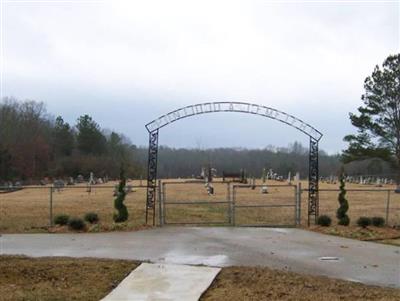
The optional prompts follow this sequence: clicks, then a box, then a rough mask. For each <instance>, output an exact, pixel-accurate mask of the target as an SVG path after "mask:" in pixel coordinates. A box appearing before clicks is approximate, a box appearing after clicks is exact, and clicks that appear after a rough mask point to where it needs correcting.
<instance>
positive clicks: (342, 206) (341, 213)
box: [336, 167, 350, 226]
mask: <svg viewBox="0 0 400 301" xmlns="http://www.w3.org/2000/svg"><path fill="white" fill-rule="evenodd" d="M344 179H345V176H344V169H343V167H342V170H341V173H340V193H339V196H338V201H339V208H338V209H337V211H336V217H337V219H338V224H339V225H342V226H348V225H349V224H350V218H349V216H348V215H347V210H349V202H348V201H347V199H346V193H347V191H346V183H345V180H344Z"/></svg>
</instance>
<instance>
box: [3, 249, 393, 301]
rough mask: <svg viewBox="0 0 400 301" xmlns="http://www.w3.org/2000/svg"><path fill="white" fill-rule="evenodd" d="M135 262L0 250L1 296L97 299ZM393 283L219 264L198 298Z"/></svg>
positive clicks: (309, 295) (351, 294) (350, 292)
mask: <svg viewBox="0 0 400 301" xmlns="http://www.w3.org/2000/svg"><path fill="white" fill-rule="evenodd" d="M138 265H139V263H138V262H134V261H127V260H109V259H88V258H80V259H77V258H74V259H72V258H65V257H62V258H61V257H52V258H49V257H45V258H29V257H22V256H0V292H1V294H0V300H1V301H8V300H16V301H19V300H21V301H22V300H43V301H50V300H51V301H55V300H60V301H61V300H77V301H79V300H82V301H90V300H99V299H100V298H102V297H104V296H105V295H107V294H108V293H109V292H110V291H111V290H112V289H113V288H115V287H116V286H117V285H118V284H119V283H120V282H121V281H122V279H123V278H125V277H126V276H127V275H128V274H129V273H130V272H131V271H132V270H133V269H135V268H136V267H137V266H138ZM399 294H400V291H399V290H398V289H390V288H382V287H374V286H367V285H363V284H357V283H353V282H348V281H342V280H336V279H330V278H327V277H318V276H306V275H301V274H297V273H293V272H287V271H277V270H272V269H269V268H261V267H229V268H223V269H222V271H221V272H220V273H219V275H218V276H217V277H216V279H215V280H214V282H213V283H212V285H211V287H210V288H209V289H208V290H207V291H206V292H205V294H204V295H203V296H202V298H201V300H203V301H205V300H329V301H331V300H398V296H399Z"/></svg>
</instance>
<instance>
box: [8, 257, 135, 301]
mask: <svg viewBox="0 0 400 301" xmlns="http://www.w3.org/2000/svg"><path fill="white" fill-rule="evenodd" d="M139 264H140V263H138V262H134V261H125V260H108V259H89V258H79V259H76V258H74V259H73V258H64V257H63V258H60V257H52V258H48V257H46V258H29V257H24V256H0V292H1V294H0V300H1V301H6V300H7V301H8V300H45V301H46V300H48V301H50V300H52V301H55V300H85V301H90V300H96V301H97V300H99V299H101V298H103V297H104V296H105V295H107V293H109V292H110V291H111V290H112V289H113V288H115V287H116V286H117V285H118V284H119V283H120V282H121V281H122V279H124V278H125V277H126V276H127V275H128V274H129V273H130V272H131V271H132V270H133V269H135V268H136V267H137V266H138V265H139Z"/></svg>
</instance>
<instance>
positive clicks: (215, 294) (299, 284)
mask: <svg viewBox="0 0 400 301" xmlns="http://www.w3.org/2000/svg"><path fill="white" fill-rule="evenodd" d="M399 295H400V290H396V289H389V288H382V287H374V286H366V285H363V284H358V283H353V282H348V281H342V280H336V279H330V278H327V277H316V276H306V275H300V274H296V273H292V272H284V271H277V270H271V269H269V268H261V267H229V268H224V269H222V271H221V272H220V274H219V275H218V276H217V278H216V279H215V280H214V282H213V283H212V285H211V287H210V288H209V289H208V290H207V291H206V292H205V294H204V295H203V296H202V298H201V300H202V301H206V300H207V301H211V300H329V301H332V300H399Z"/></svg>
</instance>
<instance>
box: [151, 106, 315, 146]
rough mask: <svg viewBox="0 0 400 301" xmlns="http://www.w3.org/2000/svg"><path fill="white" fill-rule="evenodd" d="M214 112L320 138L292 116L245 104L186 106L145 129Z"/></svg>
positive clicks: (153, 122) (264, 107) (309, 127)
mask: <svg viewBox="0 0 400 301" xmlns="http://www.w3.org/2000/svg"><path fill="white" fill-rule="evenodd" d="M215 112H239V113H248V114H254V115H260V116H263V117H267V118H270V119H274V120H278V121H280V122H282V123H285V124H287V125H289V126H291V127H293V128H295V129H297V130H299V131H300V132H303V133H304V134H306V135H307V136H309V137H310V138H312V139H314V140H316V141H319V140H320V139H321V138H322V133H321V132H320V131H318V130H317V129H316V128H314V127H312V126H311V125H309V124H308V123H306V122H304V121H302V120H301V119H299V118H297V117H294V116H293V115H290V114H287V113H285V112H282V111H279V110H276V109H273V108H270V107H266V106H263V105H258V104H253V103H246V102H205V103H199V104H194V105H190V106H186V107H183V108H180V109H177V110H175V111H172V112H169V113H167V114H165V115H162V116H160V117H159V118H157V119H154V120H153V121H151V122H149V123H148V124H146V129H147V130H148V131H149V133H152V132H155V131H157V130H159V129H160V128H162V127H164V126H166V125H168V124H170V123H173V122H175V121H178V120H180V119H183V118H187V117H190V116H194V115H200V114H206V113H215Z"/></svg>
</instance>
